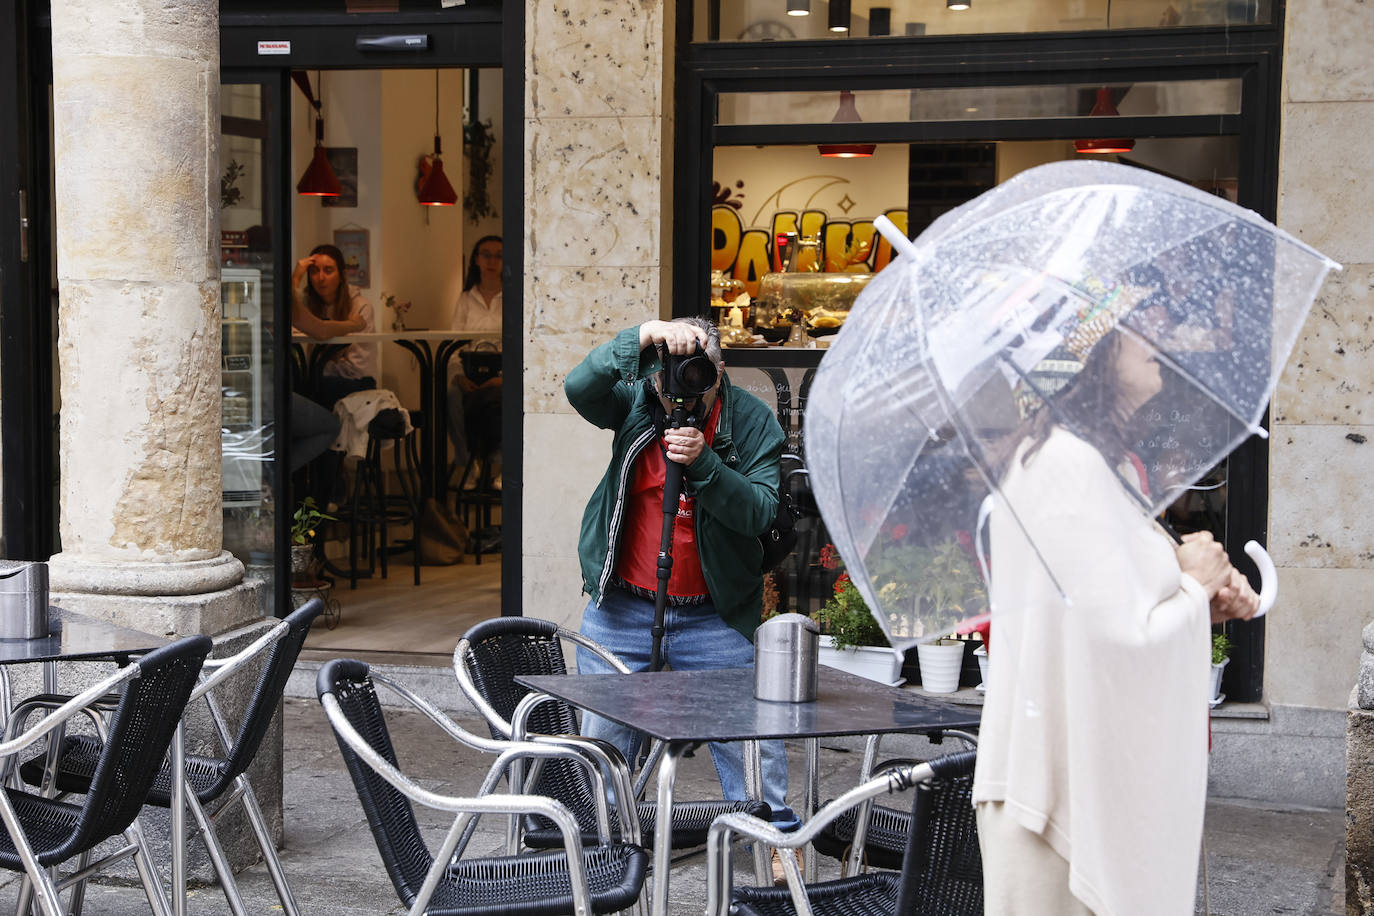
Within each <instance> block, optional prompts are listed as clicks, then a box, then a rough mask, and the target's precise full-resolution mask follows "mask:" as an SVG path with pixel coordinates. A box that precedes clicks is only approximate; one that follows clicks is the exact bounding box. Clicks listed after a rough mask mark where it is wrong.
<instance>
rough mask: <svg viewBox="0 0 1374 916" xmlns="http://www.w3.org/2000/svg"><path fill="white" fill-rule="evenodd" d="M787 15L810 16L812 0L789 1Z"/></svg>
mask: <svg viewBox="0 0 1374 916" xmlns="http://www.w3.org/2000/svg"><path fill="white" fill-rule="evenodd" d="M787 15H789V16H810V15H811V0H787Z"/></svg>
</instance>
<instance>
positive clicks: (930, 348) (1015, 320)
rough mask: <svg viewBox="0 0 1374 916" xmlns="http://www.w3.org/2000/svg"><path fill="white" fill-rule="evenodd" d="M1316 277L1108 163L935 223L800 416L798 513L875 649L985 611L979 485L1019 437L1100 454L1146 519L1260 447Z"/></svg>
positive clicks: (1280, 242) (1202, 201)
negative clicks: (1041, 431)
mask: <svg viewBox="0 0 1374 916" xmlns="http://www.w3.org/2000/svg"><path fill="white" fill-rule="evenodd" d="M1335 267H1338V265H1336V264H1335V262H1333V261H1331V260H1329V259H1328V258H1326V257H1324V256H1323V255H1321V254H1320V253H1318V252H1317V251H1315V250H1313V249H1312V248H1310V247H1309V246H1307V245H1304V244H1303V243H1301V242H1299V241H1297V240H1296V239H1294V238H1293V237H1292V236H1290V235H1288V234H1287V233H1284V232H1282V231H1281V230H1279V229H1277V228H1276V227H1274V226H1273V225H1271V224H1270V223H1268V222H1266V221H1265V220H1264V219H1263V218H1261V217H1259V216H1258V215H1256V214H1255V213H1253V212H1251V211H1249V210H1245V209H1243V208H1241V207H1238V206H1236V205H1234V204H1231V203H1230V202H1228V201H1226V200H1224V199H1223V198H1220V197H1215V196H1213V195H1210V194H1207V193H1204V192H1202V191H1199V190H1197V189H1195V188H1192V187H1190V186H1188V185H1184V184H1181V183H1179V182H1176V181H1173V180H1171V179H1168V178H1164V177H1162V176H1159V175H1156V174H1153V173H1150V172H1146V171H1143V170H1140V169H1134V168H1129V167H1126V166H1121V165H1116V164H1113V163H1107V162H1096V161H1087V162H1063V163H1055V164H1051V165H1046V166H1041V167H1039V168H1036V169H1031V170H1029V171H1027V172H1023V173H1021V174H1020V175H1018V176H1016V177H1015V178H1013V179H1011V180H1010V181H1008V182H1006V183H1004V184H1002V185H1000V186H998V187H997V188H994V189H993V190H991V191H989V192H987V193H986V194H983V195H982V196H980V197H978V198H977V199H975V200H973V201H970V202H969V203H967V204H965V205H963V206H962V207H959V208H958V209H956V210H954V211H951V212H950V213H948V214H946V215H945V216H943V217H941V218H940V219H939V220H937V221H936V222H935V223H934V224H932V225H931V226H930V228H929V229H927V230H926V231H925V232H924V233H922V235H921V236H920V237H919V238H918V239H916V241H915V243H914V245H912V246H909V247H908V248H907V250H906V251H905V252H904V253H903V255H902V256H901V257H900V258H898V260H897V261H896V262H894V263H893V264H892V265H890V266H889V267H888V268H887V269H885V270H884V271H882V273H880V274H879V275H878V276H877V277H876V278H875V279H874V280H873V281H872V282H871V283H869V285H868V287H867V288H866V289H865V290H864V292H863V293H862V294H861V295H860V296H859V298H858V300H857V301H856V302H855V304H854V307H853V309H852V310H851V311H850V314H849V317H848V319H847V320H846V322H845V324H844V327H843V328H842V330H841V331H840V333H839V335H838V336H837V337H836V338H835V341H834V343H833V344H832V345H831V347H830V348H829V350H828V351H827V353H826V355H825V358H824V359H822V361H821V364H820V368H819V369H818V370H817V373H816V379H815V383H814V384H813V385H812V387H811V396H810V399H809V401H808V404H807V410H806V428H805V433H806V437H805V442H806V460H807V466H808V468H809V469H810V471H811V475H810V477H811V481H812V486H813V488H814V490H815V495H816V502H817V504H818V505H819V507H820V510H821V515H822V517H823V518H824V519H825V522H826V525H827V527H828V528H829V530H830V533H831V536H832V537H833V539H834V541H835V544H836V547H837V548H838V549H839V551H840V554H841V556H842V557H843V558H844V560H845V562H846V565H847V567H848V571H849V574H850V576H851V578H852V579H853V580H854V582H855V584H856V585H857V586H858V588H859V591H860V592H861V593H862V594H863V596H864V599H865V600H866V601H867V602H868V606H869V608H870V609H872V610H873V612H874V615H875V616H876V617H877V618H878V622H879V623H880V624H881V625H882V626H883V629H884V630H885V631H886V632H887V634H888V636H889V638H890V639H891V640H892V643H893V645H894V646H896V647H898V648H902V647H904V646H908V645H911V644H913V643H916V642H924V641H929V640H931V639H934V638H936V637H938V636H940V635H943V634H947V633H949V632H951V631H954V630H956V629H958V628H960V627H961V625H966V624H967V623H968V622H969V621H970V619H972V618H976V617H978V616H980V615H981V614H983V613H984V612H985V611H986V597H985V594H986V593H985V589H984V588H983V577H982V575H981V573H980V571H979V569H978V566H977V563H976V561H975V541H976V540H977V538H976V532H977V531H978V528H979V521H978V519H979V513H980V509H983V508H985V507H991V508H992V509H993V511H997V512H999V513H1001V512H1006V513H1008V514H1009V515H1011V516H1012V517H1013V518H1014V517H1015V510H1016V507H1015V506H1010V505H1007V504H1006V502H1005V499H1004V498H1002V496H1001V494H1000V493H999V492H998V489H997V481H998V480H999V479H1000V476H1001V474H1002V471H1003V470H1004V468H1005V467H1006V465H1007V463H1008V461H1009V460H1010V458H1011V452H1012V450H1013V449H1014V448H1015V446H1016V444H1017V443H1018V442H1020V441H1022V440H1023V439H1024V438H1025V435H1026V432H1027V431H1028V429H1030V428H1031V424H1034V423H1036V422H1039V423H1042V424H1043V423H1044V422H1045V416H1048V417H1049V418H1050V421H1051V422H1053V423H1055V424H1058V425H1062V426H1064V427H1066V428H1068V429H1070V430H1071V431H1073V432H1075V433H1076V434H1078V435H1080V436H1081V437H1082V438H1084V439H1086V440H1088V441H1089V442H1092V443H1093V444H1095V445H1098V446H1099V448H1100V450H1102V451H1103V453H1104V456H1105V457H1107V458H1108V459H1109V463H1110V464H1111V465H1113V466H1114V467H1116V468H1117V469H1118V473H1119V474H1120V475H1121V477H1122V482H1123V484H1124V485H1125V486H1127V488H1128V489H1129V490H1130V491H1131V492H1133V493H1135V494H1137V495H1138V497H1139V499H1140V501H1141V502H1142V504H1143V505H1145V506H1147V507H1148V508H1149V509H1150V511H1151V512H1154V513H1157V512H1160V511H1162V510H1163V509H1164V508H1165V507H1166V506H1168V505H1169V504H1170V503H1172V502H1173V501H1174V500H1175V499H1176V498H1177V497H1178V496H1179V495H1180V493H1182V492H1183V491H1184V490H1185V489H1186V488H1187V487H1188V486H1189V485H1191V484H1193V483H1194V482H1196V481H1197V480H1198V479H1199V478H1200V477H1201V476H1202V475H1204V474H1205V473H1207V472H1208V471H1209V470H1210V469H1211V468H1213V467H1214V466H1215V465H1216V464H1217V463H1218V462H1219V461H1221V460H1222V459H1223V458H1224V457H1225V456H1226V455H1227V454H1228V453H1229V452H1230V451H1231V450H1232V449H1233V448H1235V446H1236V445H1237V444H1239V443H1240V442H1241V441H1242V440H1243V439H1245V438H1246V437H1247V436H1249V435H1251V434H1252V433H1262V432H1263V431H1262V430H1261V429H1260V427H1259V423H1260V419H1261V417H1262V415H1263V412H1264V409H1265V405H1266V404H1267V402H1268V400H1269V396H1270V394H1271V393H1272V391H1273V389H1274V386H1275V385H1276V384H1277V382H1278V377H1279V374H1280V372H1281V371H1282V369H1283V366H1284V363H1285V362H1286V361H1287V358H1288V355H1289V353H1290V352H1291V350H1292V348H1293V344H1294V342H1295V340H1296V338H1297V335H1298V332H1299V329H1300V327H1301V325H1302V323H1303V321H1304V320H1305V318H1306V316H1307V312H1308V309H1309V308H1310V306H1311V303H1312V300H1313V299H1314V298H1315V296H1316V294H1317V290H1318V289H1319V288H1320V286H1321V283H1322V280H1323V278H1324V277H1325V275H1326V273H1327V272H1328V271H1329V270H1331V269H1332V268H1335ZM1108 351H1111V352H1113V353H1118V354H1120V356H1119V357H1118V356H1114V357H1112V360H1111V361H1112V364H1113V366H1114V367H1119V366H1121V365H1125V364H1126V362H1129V361H1131V360H1130V359H1129V358H1130V357H1133V359H1134V363H1135V364H1137V371H1138V372H1141V373H1143V374H1144V375H1145V376H1146V379H1145V383H1144V384H1145V386H1146V388H1148V389H1149V391H1148V393H1147V395H1146V396H1147V397H1148V398H1149V399H1148V401H1146V402H1145V403H1143V405H1142V404H1139V403H1130V404H1129V409H1128V408H1126V407H1123V404H1124V403H1125V402H1126V401H1127V400H1129V399H1124V396H1123V395H1122V394H1121V391H1122V388H1123V385H1124V386H1125V387H1126V388H1130V386H1131V382H1130V380H1129V379H1124V380H1123V378H1120V377H1117V376H1116V375H1114V376H1113V379H1112V382H1111V384H1104V383H1103V382H1102V380H1101V379H1100V378H1098V377H1097V376H1098V370H1097V369H1095V368H1094V366H1095V365H1097V364H1100V363H1102V362H1103V361H1104V360H1103V359H1102V358H1101V354H1102V353H1104V352H1108ZM1094 354H1098V355H1097V357H1095V356H1094ZM1117 371H1118V369H1117V368H1114V369H1113V372H1114V373H1117ZM1156 372H1157V374H1158V375H1157V377H1155V378H1153V380H1151V378H1150V377H1151V376H1152V374H1153V373H1156ZM1142 399H1143V397H1142ZM1037 417H1040V419H1039V420H1037ZM1066 485H1071V482H1066ZM990 495H991V496H992V497H993V499H991V500H988V499H987V497H988V496H990ZM993 561H994V563H995V558H993ZM1054 572H1055V571H1054V570H1053V569H1050V570H1049V573H1050V575H1051V576H1053V575H1054Z"/></svg>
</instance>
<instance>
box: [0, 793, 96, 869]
mask: <svg viewBox="0 0 1374 916" xmlns="http://www.w3.org/2000/svg"><path fill="white" fill-rule="evenodd" d="M10 801H11V802H13V803H14V811H15V814H17V815H18V816H19V823H20V824H22V825H23V826H24V835H25V836H26V837H28V840H29V843H30V844H32V845H33V851H34V854H35V855H37V856H38V864H40V865H43V866H49V865H59V864H61V863H62V862H65V861H66V860H67V859H68V858H70V857H71V853H70V852H67V851H64V849H63V847H64V844H65V843H66V841H67V840H69V839H70V838H71V837H72V834H73V832H74V830H75V827H76V820H77V818H78V817H80V816H81V806H80V805H72V804H68V803H67V802H61V801H57V800H55V799H51V798H40V797H39V796H37V795H30V794H29V793H28V792H19V791H16V790H13V789H11V790H10ZM0 864H3V865H4V866H5V867H6V868H8V869H12V870H14V871H17V872H22V871H23V870H24V863H23V861H22V860H21V859H20V858H19V852H18V850H16V849H15V848H14V840H13V839H11V838H10V833H9V831H8V830H0Z"/></svg>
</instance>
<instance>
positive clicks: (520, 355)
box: [220, 6, 525, 616]
mask: <svg viewBox="0 0 1374 916" xmlns="http://www.w3.org/2000/svg"><path fill="white" fill-rule="evenodd" d="M502 14H503V10H502V9H501V8H499V7H498V8H493V7H486V6H484V7H454V8H452V9H448V10H430V11H418V12H417V11H411V12H402V13H394V14H369V15H366V16H359V15H352V14H346V13H311V12H307V11H301V10H290V9H287V10H283V11H281V12H274V13H262V12H247V13H241V12H229V11H225V12H224V13H222V15H221V20H220V67H221V72H222V73H223V75H224V76H223V78H224V79H225V80H226V81H228V80H230V79H236V78H237V76H238V75H239V74H240V73H245V74H246V73H250V72H264V71H265V72H272V73H276V74H279V79H280V80H282V85H283V86H284V85H285V83H286V81H287V80H288V79H289V75H290V71H291V70H299V69H325V70H343V69H367V70H375V69H430V68H441V69H443V68H454V69H457V68H474V67H482V68H488V67H500V68H501V73H502V116H503V130H504V135H503V138H502V143H503V149H502V151H501V155H502V173H503V174H504V175H506V176H507V178H506V179H505V180H504V182H503V188H502V203H501V205H502V207H503V216H502V235H503V236H505V237H509V238H515V239H522V238H523V237H524V221H525V208H524V182H523V180H521V179H520V178H519V176H521V175H523V174H524V152H523V151H524V66H523V62H524V15H523V10H521V9H519V8H518V7H517V8H516V9H515V10H514V11H513V14H512V15H509V16H503V15H502ZM407 35H408V36H424V40H425V48H424V50H421V51H366V50H360V49H359V47H358V42H357V39H359V38H363V37H369V38H371V37H377V36H407ZM263 40H271V41H274V42H280V41H287V42H290V48H291V53H290V54H289V55H260V54H259V53H258V42H259V41H263ZM506 60H510V61H514V62H518V65H516V66H504V65H503V62H504V61H506ZM286 92H287V94H286V95H284V96H283V101H284V102H286V101H287V100H288V99H289V90H286ZM282 107H283V109H284V111H283V117H284V118H285V123H286V125H287V126H286V131H285V133H284V134H283V136H287V137H289V136H290V133H289V123H290V121H289V107H288V105H287V104H283V106H282ZM277 149H278V154H279V157H280V158H279V160H278V162H279V166H278V172H279V173H280V174H279V176H278V184H279V187H280V188H281V191H280V196H279V199H278V201H277V207H278V208H280V211H281V221H280V222H279V223H278V224H277V225H279V226H280V227H281V228H280V229H275V230H274V233H275V234H276V237H277V238H278V239H280V240H281V241H280V242H276V241H274V257H275V259H276V261H277V271H278V276H288V275H289V271H290V264H289V257H290V253H289V252H287V251H286V250H285V247H284V243H285V240H287V239H290V238H291V225H290V213H291V207H290V195H291V194H292V193H293V181H292V176H291V175H289V174H288V170H289V169H290V161H289V160H290V151H289V149H287V148H286V144H278V147H277ZM523 263H524V253H523V250H522V246H521V245H507V246H506V255H505V258H504V264H503V274H502V280H503V289H504V290H506V292H504V293H503V295H502V305H503V312H502V323H501V326H502V329H503V330H502V335H501V338H502V339H501V344H502V351H503V362H504V365H505V369H506V372H505V382H504V383H503V389H502V390H503V392H504V394H503V397H502V424H503V430H504V435H503V439H504V440H505V441H507V442H510V443H519V442H521V441H523V438H524V437H523V423H524V411H523V397H524V392H523V388H524V385H523V367H524V341H523V336H522V334H521V328H522V327H523V321H522V318H521V314H522V312H523V307H524V306H523V303H524V291H523V288H522V287H523V284H522V282H521V278H522V276H523ZM277 287H278V288H277V297H278V301H277V302H276V303H275V306H276V315H277V324H278V327H277V329H276V330H277V339H278V340H283V341H285V340H289V339H290V317H289V316H290V309H289V305H288V303H286V301H285V299H284V297H285V294H286V290H285V288H284V287H283V286H282V284H277ZM286 356H287V354H285V353H278V354H277V373H278V381H277V403H276V405H275V407H276V411H277V417H278V421H279V425H278V430H279V439H278V441H279V442H286V441H289V436H290V427H289V423H290V410H289V399H290V383H289V380H287V381H285V382H283V381H281V379H280V376H281V374H282V372H283V371H286V367H288V366H289V362H288V360H287V358H286ZM283 420H284V421H285V422H284V423H283V422H282V421H283ZM277 466H278V468H279V473H280V474H281V475H282V476H283V478H284V475H285V471H284V465H283V463H282V462H277ZM502 477H503V488H502V496H501V525H502V529H503V533H504V535H505V537H504V541H505V543H506V544H509V545H518V544H519V543H520V531H521V524H522V519H521V498H522V491H523V485H522V481H523V478H524V474H523V458H522V455H521V450H520V449H519V448H515V449H508V450H507V451H506V452H505V454H503V456H502ZM283 484H284V480H283ZM278 492H286V491H285V489H280V488H279V489H278ZM277 514H278V519H277V537H276V550H275V555H274V560H273V564H274V566H275V568H276V569H278V570H282V569H287V568H289V560H288V544H289V537H288V534H287V533H288V532H289V529H290V522H289V514H288V513H285V512H278V513H277ZM522 566H523V558H522V557H521V555H520V553H519V551H518V550H514V551H513V550H509V549H508V550H506V551H504V552H503V554H502V557H501V613H502V614H503V615H508V616H519V615H520V614H521V613H522V599H521V591H522V590H521V583H522ZM276 579H277V580H278V584H277V593H278V594H277V595H276V596H275V597H276V600H277V601H278V602H281V601H283V600H285V601H286V602H287V603H286V604H278V606H279V607H289V600H290V594H289V592H290V586H289V582H287V580H286V577H284V576H281V575H278V576H277V577H276Z"/></svg>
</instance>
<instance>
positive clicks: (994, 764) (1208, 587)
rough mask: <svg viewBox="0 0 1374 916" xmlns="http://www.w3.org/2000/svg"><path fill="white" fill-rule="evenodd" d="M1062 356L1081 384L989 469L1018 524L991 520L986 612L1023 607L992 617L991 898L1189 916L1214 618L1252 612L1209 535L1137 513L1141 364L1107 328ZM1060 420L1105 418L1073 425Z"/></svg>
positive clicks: (981, 762) (982, 818) (1254, 600)
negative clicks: (1073, 362) (991, 571)
mask: <svg viewBox="0 0 1374 916" xmlns="http://www.w3.org/2000/svg"><path fill="white" fill-rule="evenodd" d="M1094 338H1096V339H1094ZM1069 348H1070V350H1073V351H1076V352H1075V355H1076V356H1078V357H1079V358H1081V359H1082V363H1083V368H1082V370H1081V371H1080V372H1079V373H1077V375H1075V376H1074V377H1073V379H1072V380H1070V381H1069V382H1068V383H1067V385H1066V386H1065V387H1064V388H1063V389H1062V390H1061V391H1059V392H1058V393H1057V394H1056V395H1055V396H1054V403H1053V404H1047V405H1044V406H1042V407H1041V408H1040V409H1039V410H1038V411H1037V412H1035V413H1034V414H1032V415H1031V416H1030V417H1029V418H1028V419H1027V420H1026V421H1025V422H1024V423H1023V424H1022V426H1021V428H1020V430H1019V431H1018V433H1017V434H1016V435H1015V436H1013V438H1012V440H1011V441H1012V443H1013V446H1012V448H1011V449H1010V450H1009V451H1010V454H1009V456H1008V459H1007V460H1006V462H1005V466H1004V467H1003V468H1002V477H1001V490H1002V493H1003V494H1004V495H1005V497H1006V499H1007V501H1008V502H1009V503H1010V504H1012V505H1015V506H1016V514H1017V518H1018V519H1019V522H1020V524H1019V525H1018V524H1012V523H1001V522H1002V520H1001V519H999V518H998V516H997V515H995V514H994V516H993V520H992V526H991V540H992V550H991V554H992V556H993V557H994V563H995V567H996V575H995V576H994V577H993V580H992V605H993V607H1015V608H1016V613H1014V614H1006V615H998V614H994V616H993V636H994V638H993V640H992V643H993V644H995V645H996V646H997V650H996V651H997V660H996V664H995V666H994V667H995V670H996V675H995V676H994V677H992V678H991V679H990V683H989V685H988V692H987V697H986V705H985V706H984V708H983V727H982V730H981V734H982V740H981V744H980V747H979V754H978V770H977V775H976V779H975V783H974V798H975V802H976V804H977V805H978V830H979V839H980V844H981V846H982V849H983V868H984V876H985V877H984V880H985V894H986V900H985V903H986V906H987V909H988V912H994V913H1004V914H1020V913H1045V914H1049V913H1054V914H1066V913H1086V912H1094V913H1116V914H1120V913H1151V914H1160V913H1184V912H1192V907H1193V898H1194V894H1195V889H1196V869H1197V860H1198V856H1197V851H1198V848H1199V844H1200V840H1201V835H1202V816H1203V810H1204V804H1205V796H1206V788H1207V706H1206V703H1205V697H1206V691H1207V677H1208V665H1207V658H1208V637H1209V623H1217V622H1220V621H1224V620H1229V619H1248V618H1249V617H1250V616H1251V615H1252V614H1254V612H1255V610H1256V609H1257V607H1258V601H1259V599H1258V596H1257V595H1256V594H1255V592H1254V591H1253V590H1252V589H1251V588H1250V586H1249V584H1248V583H1247V582H1246V580H1245V578H1244V577H1243V576H1241V575H1240V573H1239V572H1237V571H1236V569H1235V568H1234V567H1233V566H1232V565H1231V563H1230V561H1229V560H1228V559H1227V557H1226V554H1225V552H1224V551H1223V550H1222V548H1221V545H1220V544H1218V543H1217V542H1216V541H1215V540H1213V539H1212V536H1211V535H1210V534H1208V533H1206V532H1200V533H1198V534H1194V535H1190V536H1188V537H1186V538H1185V539H1184V540H1183V542H1182V543H1181V544H1179V543H1175V542H1174V540H1173V539H1172V538H1170V537H1169V535H1168V534H1166V532H1165V531H1164V530H1163V529H1162V528H1160V527H1159V525H1158V524H1157V523H1156V522H1155V521H1154V519H1153V518H1152V517H1151V515H1150V514H1149V512H1148V511H1147V508H1146V506H1145V505H1144V504H1143V503H1142V500H1141V498H1140V497H1141V492H1140V491H1141V489H1142V488H1143V487H1144V486H1146V483H1145V478H1144V475H1143V474H1140V473H1138V463H1139V459H1137V458H1135V456H1134V455H1133V454H1132V453H1131V451H1130V448H1129V445H1128V444H1129V443H1131V442H1132V441H1133V436H1132V428H1131V420H1132V419H1133V418H1134V417H1135V415H1136V413H1137V412H1138V411H1139V410H1140V408H1141V407H1143V406H1144V405H1145V404H1146V403H1147V402H1149V401H1150V399H1152V398H1153V397H1154V396H1155V395H1157V394H1159V392H1160V390H1161V388H1162V386H1163V382H1162V378H1161V372H1160V365H1159V362H1158V360H1157V358H1156V356H1155V354H1154V352H1153V351H1152V350H1151V349H1150V348H1149V347H1147V346H1146V345H1145V344H1143V343H1142V342H1140V340H1139V339H1138V338H1136V337H1135V336H1133V335H1132V334H1130V333H1127V332H1125V331H1124V330H1121V329H1118V328H1116V327H1115V326H1112V325H1111V323H1110V320H1100V321H1097V322H1093V321H1086V322H1084V323H1083V324H1082V325H1080V326H1079V333H1078V334H1077V337H1076V339H1074V338H1071V339H1070V341H1069ZM1063 416H1074V417H1095V418H1097V421H1098V422H1096V423H1095V424H1092V425H1079V426H1078V428H1075V429H1074V430H1072V431H1071V430H1069V429H1068V428H1066V427H1065V426H1063V425H1061V424H1060V423H1059V422H1057V419H1056V418H1057V417H1063ZM1070 482H1071V484H1072V485H1071V486H1068V485H1066V484H1068V483H1070ZM1133 490H1134V491H1135V492H1132V491H1133ZM1032 545H1033V546H1032ZM1047 567H1048V568H1047ZM1049 569H1053V570H1055V573H1056V574H1057V578H1058V580H1059V581H1058V582H1056V581H1055V579H1054V578H1052V577H1051V575H1050V574H1049V572H1048V570H1049Z"/></svg>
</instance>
